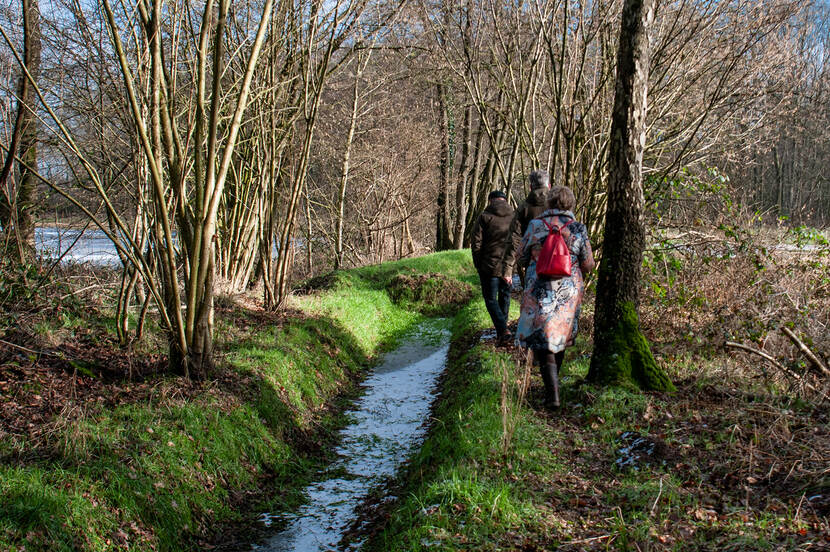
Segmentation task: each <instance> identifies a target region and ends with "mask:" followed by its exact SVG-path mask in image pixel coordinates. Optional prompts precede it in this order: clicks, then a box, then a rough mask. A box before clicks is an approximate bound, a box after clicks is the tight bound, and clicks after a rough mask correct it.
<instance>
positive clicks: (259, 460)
mask: <svg viewBox="0 0 830 552" xmlns="http://www.w3.org/2000/svg"><path fill="white" fill-rule="evenodd" d="M425 272H440V273H442V274H443V275H444V276H445V277H446V278H447V282H449V287H450V288H451V289H452V290H453V292H452V293H450V294H449V295H451V296H453V297H455V299H457V300H458V301H462V296H464V293H465V290H464V289H463V288H462V287H460V286H458V285H457V282H458V280H459V279H470V278H471V277H472V274H471V262H470V259H469V252H450V253H445V254H438V255H430V256H427V257H422V258H419V259H413V260H409V261H403V262H397V263H386V264H384V265H380V266H376V267H366V268H363V269H359V270H352V271H345V272H340V273H337V274H335V275H333V276H330V277H328V278H325V279H322V280H320V281H318V282H316V283H314V282H312V283H311V285H309V286H308V288H309V289H307V290H306V293H305V294H304V295H300V296H297V297H295V298H294V301H293V302H292V305H291V311H290V312H289V313H287V314H283V315H280V316H274V315H269V314H268V313H265V312H263V311H261V310H259V309H256V308H250V307H244V306H241V305H240V304H239V303H238V302H237V301H233V300H225V301H222V302H221V303H220V307H219V308H218V311H217V338H218V343H217V350H218V351H219V354H218V368H217V370H216V374H215V377H214V379H213V380H211V381H210V382H208V383H205V384H192V383H189V382H185V381H183V380H182V379H181V378H176V377H172V376H163V375H158V376H152V375H150V376H146V377H145V378H143V379H139V380H137V381H133V382H130V381H128V380H126V379H123V378H121V379H119V378H116V377H113V376H112V375H111V374H110V375H107V376H106V377H105V376H104V373H105V370H104V368H105V367H104V366H103V365H101V366H99V365H97V364H96V363H95V362H86V363H85V364H84V365H83V373H82V374H80V375H78V374H76V377H75V378H73V382H72V385H73V387H72V392H73V396H75V397H77V398H75V399H72V400H67V401H66V402H65V403H63V404H62V406H61V409H60V410H59V411H57V412H54V413H53V414H52V415H48V409H46V410H44V409H41V410H39V411H38V412H39V414H38V419H36V420H35V422H36V423H30V424H29V427H25V424H14V423H11V422H10V423H8V424H6V425H4V426H3V431H2V434H0V550H24V549H25V550H50V551H52V550H55V551H57V550H65V551H71V550H84V551H99V550H100V551H103V550H182V549H192V548H196V547H199V546H200V545H201V544H202V543H205V542H215V541H216V539H217V535H216V534H215V533H216V528H217V527H222V526H223V525H224V526H227V525H228V524H233V523H234V522H237V521H239V520H240V519H241V518H242V515H243V514H241V513H240V512H246V513H247V512H250V511H252V509H258V508H261V509H262V510H276V509H290V508H292V507H295V506H296V505H297V504H298V503H299V501H300V500H301V497H300V495H299V491H300V490H301V489H302V487H303V484H304V481H305V479H306V477H308V476H309V475H310V474H311V473H312V472H313V470H314V468H315V467H316V466H318V465H319V463H320V462H321V461H324V460H325V459H324V458H323V456H322V453H321V450H323V449H325V448H326V447H325V445H326V444H327V441H326V440H327V439H329V438H330V430H331V429H332V428H333V427H336V426H337V425H338V423H340V422H339V419H338V412H339V411H340V409H339V408H338V407H337V406H336V404H337V401H338V399H339V398H343V397H344V396H348V395H349V394H351V393H354V392H355V390H356V382H357V381H358V380H359V379H360V377H361V374H362V373H363V371H364V369H365V367H366V366H367V365H368V364H369V363H370V362H371V361H372V360H373V358H374V357H375V356H376V355H377V354H378V353H379V352H381V351H383V350H384V348H386V347H389V346H391V345H392V344H393V343H394V342H395V340H396V339H397V338H398V337H399V336H400V335H402V334H403V333H404V332H405V331H406V330H407V329H408V328H410V327H411V326H412V325H413V324H416V323H417V322H419V321H420V320H421V319H422V318H423V316H424V315H422V314H420V313H419V311H421V310H429V308H432V307H433V306H434V301H430V298H429V297H428V294H427V296H424V295H423V294H421V295H418V294H415V295H411V296H409V302H407V303H405V304H404V303H400V302H399V303H397V304H396V303H395V302H393V301H392V299H391V298H390V295H389V293H388V292H387V286H388V285H389V284H390V281H391V279H392V278H393V277H394V276H395V275H396V274H399V273H406V274H418V273H425ZM312 288H313V289H312ZM463 301H466V298H463ZM427 307H429V308H427ZM73 316H74V318H73ZM69 318H71V319H72V320H74V322H72V323H71V324H68V325H67V324H64V323H61V328H62V331H63V332H64V333H63V334H62V335H61V340H65V341H66V343H70V342H71V341H72V340H73V339H74V338H75V337H76V331H77V332H78V333H83V332H85V331H86V328H84V325H85V321H84V318H83V314H81V313H80V312H79V313H78V314H76V315H69ZM67 326H68V327H69V329H67ZM48 329H49V328H46V327H44V328H43V330H44V331H47V330H48ZM57 345H58V346H59V345H60V344H57ZM50 358H51V357H50ZM47 360H48V359H45V357H44V358H41V357H40V356H37V355H25V354H20V355H18V356H11V355H7V357H6V360H5V362H4V363H3V366H2V371H0V376H2V377H0V380H2V381H0V386H2V387H0V388H2V390H3V393H4V400H5V401H6V403H5V405H4V406H5V407H6V410H4V412H5V413H6V414H9V410H10V409H13V408H15V407H16V406H19V409H18V411H19V412H26V410H25V408H26V407H27V406H28V405H30V404H33V403H36V402H38V401H40V402H41V403H42V402H44V401H45V402H48V401H49V398H50V396H51V395H50V393H51V389H53V388H56V387H57V386H58V385H64V383H65V380H69V379H70V378H71V374H68V373H66V372H65V371H64V370H66V365H65V363H64V364H60V363H57V362H54V363H50V362H47ZM111 360H112V363H113V364H119V359H116V358H113V359H111ZM103 363H105V361H99V364H103ZM98 368H100V370H99V369H98ZM61 380H63V381H64V383H60V384H59V383H57V382H59V381H61ZM50 386H51V387H50ZM76 392H77V393H79V395H75V393H76ZM44 412H47V414H43V413H44ZM4 419H5V418H4ZM9 419H11V417H10V416H9ZM18 426H20V427H18Z"/></svg>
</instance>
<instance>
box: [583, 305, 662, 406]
mask: <svg viewBox="0 0 830 552" xmlns="http://www.w3.org/2000/svg"><path fill="white" fill-rule="evenodd" d="M621 311H622V316H621V317H620V319H619V323H618V325H617V327H616V328H615V329H614V331H613V332H611V333H610V334H609V335H607V336H606V339H608V340H610V343H608V344H607V345H608V346H605V347H601V348H600V349H601V350H602V352H598V351H596V350H595V354H597V353H599V354H600V355H602V356H600V357H597V358H594V359H592V360H591V372H590V373H589V374H588V376H589V379H592V380H594V381H597V382H598V383H603V384H611V385H621V386H624V387H630V386H634V387H636V388H638V389H645V390H650V391H675V390H676V389H675V387H674V384H672V382H671V380H670V379H669V377H668V376H667V375H666V372H665V371H664V370H663V369H662V368H661V367H660V366H658V364H657V362H656V361H655V360H654V355H652V354H651V347H650V346H649V344H648V340H647V339H646V338H645V336H644V335H643V333H642V332H641V331H640V320H639V317H638V316H637V309H636V308H635V307H634V304H633V303H624V304H623V305H622V306H621Z"/></svg>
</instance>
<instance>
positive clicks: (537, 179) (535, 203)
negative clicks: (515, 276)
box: [504, 170, 550, 285]
mask: <svg viewBox="0 0 830 552" xmlns="http://www.w3.org/2000/svg"><path fill="white" fill-rule="evenodd" d="M528 180H530V193H529V194H527V198H526V199H525V200H524V202H523V203H522V204H521V205H519V206H518V207H517V208H516V213H515V214H514V215H513V220H512V221H511V223H510V238H511V239H510V241H509V242H508V244H507V247H505V248H504V261H505V262H506V263H507V262H509V263H510V264H512V265H514V266H515V267H516V268H517V271H518V272H519V275H520V276H521V277H522V285H524V274H523V272H522V270H521V264H520V263H518V262H517V259H516V253H517V251H518V250H519V244H520V243H521V241H522V236H524V234H525V231H526V230H527V226H528V224H530V221H531V220H533V219H535V218H536V217H538V216H539V215H541V214H542V212H543V211H545V210H546V209H547V208H548V207H547V203H548V198H547V193H548V191H549V190H550V176H548V173H547V172H545V171H542V170H535V171H533V172H531V173H530V177H529V178H528Z"/></svg>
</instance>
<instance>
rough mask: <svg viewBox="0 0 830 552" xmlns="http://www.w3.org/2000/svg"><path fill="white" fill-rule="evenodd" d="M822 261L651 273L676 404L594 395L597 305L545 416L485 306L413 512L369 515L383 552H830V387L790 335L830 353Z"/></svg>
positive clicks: (412, 494) (760, 254)
mask: <svg viewBox="0 0 830 552" xmlns="http://www.w3.org/2000/svg"><path fill="white" fill-rule="evenodd" d="M733 245H734V244H733ZM819 245H820V251H819V250H817V251H815V252H814V254H809V255H802V254H801V253H799V254H786V255H781V254H779V253H774V254H771V253H768V252H767V251H765V250H764V251H762V250H761V248H756V247H752V246H751V244H750V245H746V244H744V246H743V249H742V250H739V248H740V247H741V246H740V245H739V246H738V247H735V248H734V249H735V250H737V253H736V254H724V252H723V249H722V248H723V247H724V244H723V243H717V244H712V243H710V242H708V240H707V243H705V244H703V247H705V248H706V249H707V250H709V251H708V252H707V253H704V254H701V253H699V252H698V253H697V254H695V255H692V254H688V253H687V252H684V253H677V251H678V250H680V251H683V250H682V249H679V248H666V249H665V250H661V249H660V248H654V249H653V250H652V251H651V252H650V253H649V254H648V255H647V256H646V263H645V266H646V267H647V269H648V271H647V280H648V283H649V287H648V288H647V289H646V290H644V298H643V302H642V305H641V317H642V325H643V328H644V331H645V333H646V335H647V336H648V337H649V338H650V340H651V341H652V347H653V352H654V353H655V356H656V357H657V359H658V361H659V363H660V364H661V365H662V366H663V367H664V368H665V369H666V370H667V371H668V373H669V375H670V377H671V378H672V380H673V381H674V382H675V384H676V386H677V392H676V393H671V394H668V393H638V392H632V391H630V390H627V389H622V388H600V387H596V386H593V385H590V384H588V383H586V382H585V381H584V378H585V376H586V374H587V371H588V365H589V363H590V356H589V355H590V351H591V342H590V320H591V316H592V309H593V305H592V304H591V299H590V294H589V298H588V300H587V301H586V305H585V312H583V317H582V319H583V321H585V322H586V324H584V326H587V327H583V328H582V336H581V337H580V339H579V340H578V341H577V344H576V346H575V347H573V348H572V349H569V350H568V352H567V356H566V361H565V366H564V368H563V371H562V383H563V393H562V394H563V406H562V408H561V409H560V410H559V411H556V412H551V411H548V410H546V409H544V408H543V406H542V385H541V378H540V377H539V376H538V373H537V371H536V369H535V368H528V366H527V364H526V359H525V358H524V355H522V354H521V353H520V352H519V351H517V350H515V349H512V348H504V347H497V346H496V345H495V344H494V343H493V341H492V336H491V334H490V332H487V331H485V330H484V329H485V328H487V327H489V325H490V322H489V318H488V317H487V314H486V311H485V310H484V309H483V305H482V304H481V303H480V302H478V303H473V304H471V305H470V306H469V307H468V308H467V309H465V310H464V311H462V313H461V314H460V315H459V317H458V318H457V321H458V322H457V325H456V329H455V332H456V334H455V338H454V339H455V341H454V345H453V348H452V349H451V351H450V365H449V369H448V374H447V377H446V379H445V380H444V382H443V387H442V389H443V392H442V395H441V398H440V400H439V401H438V402H437V403H436V406H435V410H434V413H433V417H432V420H433V421H432V424H431V431H430V434H429V437H428V439H427V441H426V443H425V444H424V446H423V447H422V449H421V451H420V452H419V453H418V454H417V455H416V456H415V457H414V458H413V460H412V462H411V463H410V465H409V467H408V469H407V471H406V473H404V474H402V475H401V477H400V479H399V480H398V481H396V482H395V484H393V485H392V486H391V491H390V492H392V493H393V494H395V495H396V496H399V497H402V498H401V499H400V500H398V501H397V502H394V503H392V504H391V505H390V504H389V503H384V502H381V503H380V505H379V506H378V507H377V508H376V509H374V510H370V512H371V513H367V518H369V519H375V520H379V521H376V523H375V525H374V526H372V528H371V530H370V531H369V547H368V548H369V549H370V550H378V551H385V550H412V551H417V550H493V551H495V550H523V551H543V550H554V549H556V550H609V549H610V550H637V551H645V550H713V551H714V550H747V551H748V550H830V413H829V412H828V404H827V401H826V400H824V399H822V398H821V397H820V396H819V395H818V394H816V393H814V392H811V391H809V389H807V388H806V387H805V384H806V383H808V382H811V384H812V385H814V386H815V387H817V388H818V389H820V390H821V389H823V392H824V393H827V390H828V389H830V380H828V379H827V378H826V377H825V376H824V375H823V374H820V373H816V371H815V370H814V368H813V367H811V366H810V365H809V362H806V361H805V359H804V357H801V356H800V355H799V353H798V351H797V350H795V346H794V345H793V344H792V343H790V342H789V341H788V339H787V338H786V337H785V336H784V335H783V334H782V332H781V331H780V329H781V327H789V328H792V329H794V331H796V332H798V333H799V334H800V335H801V336H802V338H803V340H804V341H805V342H807V343H809V344H810V347H813V348H814V349H815V350H817V351H819V352H820V354H821V355H823V356H824V358H827V357H828V353H830V349H828V339H830V335H828V333H827V328H828V323H830V285H829V284H830V271H828V268H829V267H828V261H830V255H828V250H827V248H826V244H824V245H821V244H819ZM729 247H732V246H729ZM666 251H670V252H671V253H668V254H667V253H666ZM698 251H699V250H698ZM685 255H688V256H687V257H685V258H684V256H685ZM516 314H518V313H517V312H515V307H514V316H515V315H516ZM727 340H732V341H739V342H742V343H744V344H749V345H751V346H752V347H753V348H758V349H764V351H765V352H766V353H767V354H769V355H770V356H772V357H775V358H777V359H778V360H779V363H780V364H781V365H784V366H786V367H788V368H789V369H790V370H792V371H793V372H794V373H796V374H798V377H797V378H790V377H789V376H787V375H786V374H785V373H783V372H781V371H780V370H779V368H777V367H775V366H774V365H772V364H767V361H765V360H762V359H761V358H760V357H758V356H753V355H747V354H746V353H744V352H737V351H735V350H733V349H727V348H726V347H725V346H724V343H725V341H727ZM526 381H529V383H530V385H529V389H528V390H527V391H526V392H525V391H524V390H523V383H524V382H526Z"/></svg>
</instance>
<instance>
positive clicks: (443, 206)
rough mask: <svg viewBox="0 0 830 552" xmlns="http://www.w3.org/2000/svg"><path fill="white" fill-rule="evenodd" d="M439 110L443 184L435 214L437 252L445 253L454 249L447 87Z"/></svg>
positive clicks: (442, 88)
mask: <svg viewBox="0 0 830 552" xmlns="http://www.w3.org/2000/svg"><path fill="white" fill-rule="evenodd" d="M438 109H439V110H440V111H441V114H440V117H441V119H440V121H441V123H440V126H441V128H440V133H441V158H440V160H439V169H440V171H441V182H440V183H439V185H438V186H439V188H438V198H437V207H438V209H437V211H436V214H435V250H436V251H444V250H446V249H450V248H451V247H452V239H451V237H450V233H451V232H450V230H451V229H450V217H449V208H450V204H449V202H448V201H449V188H450V179H451V178H452V162H453V159H452V153H453V152H452V128H451V125H452V118H451V117H450V112H449V110H450V106H449V105H447V86H446V85H442V84H439V85H438Z"/></svg>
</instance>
